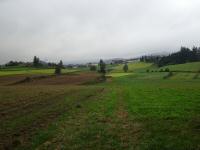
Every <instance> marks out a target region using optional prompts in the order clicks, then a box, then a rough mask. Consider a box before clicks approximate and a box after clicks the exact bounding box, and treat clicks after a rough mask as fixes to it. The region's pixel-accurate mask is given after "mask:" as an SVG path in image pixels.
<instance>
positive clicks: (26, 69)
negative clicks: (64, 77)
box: [0, 67, 77, 76]
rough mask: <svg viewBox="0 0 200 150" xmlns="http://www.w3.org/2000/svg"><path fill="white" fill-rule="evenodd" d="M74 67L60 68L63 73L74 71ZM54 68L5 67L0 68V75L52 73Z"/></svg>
mask: <svg viewBox="0 0 200 150" xmlns="http://www.w3.org/2000/svg"><path fill="white" fill-rule="evenodd" d="M74 71H77V70H76V69H62V72H63V73H68V72H74ZM54 72H55V69H45V68H31V67H19V68H6V69H0V76H7V75H19V74H28V75H31V74H47V75H48V74H54Z"/></svg>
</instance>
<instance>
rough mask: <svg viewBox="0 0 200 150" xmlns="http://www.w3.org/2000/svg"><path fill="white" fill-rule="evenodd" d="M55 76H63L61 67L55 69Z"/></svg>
mask: <svg viewBox="0 0 200 150" xmlns="http://www.w3.org/2000/svg"><path fill="white" fill-rule="evenodd" d="M55 74H56V75H60V74H61V67H60V66H59V65H57V66H56V68H55Z"/></svg>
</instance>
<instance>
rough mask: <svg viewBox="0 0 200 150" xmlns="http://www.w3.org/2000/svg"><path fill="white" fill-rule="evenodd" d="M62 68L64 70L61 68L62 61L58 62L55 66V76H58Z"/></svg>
mask: <svg viewBox="0 0 200 150" xmlns="http://www.w3.org/2000/svg"><path fill="white" fill-rule="evenodd" d="M62 68H64V66H63V62H62V60H60V62H59V63H58V65H56V68H55V74H56V75H60V74H61V71H62Z"/></svg>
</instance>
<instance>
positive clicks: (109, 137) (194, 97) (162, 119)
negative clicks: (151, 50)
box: [0, 62, 200, 150]
mask: <svg viewBox="0 0 200 150" xmlns="http://www.w3.org/2000/svg"><path fill="white" fill-rule="evenodd" d="M183 65H185V67H184V66H183ZM189 65H190V66H193V68H192V70H190V69H187V68H190V67H186V66H188V64H182V65H174V66H167V67H168V68H169V69H170V70H171V71H177V70H179V72H172V74H171V75H170V76H169V75H168V74H169V72H160V71H159V70H160V69H161V68H157V67H155V66H153V65H152V64H147V63H140V62H135V63H131V64H129V71H128V72H127V73H123V70H122V66H123V65H118V66H113V67H112V66H111V67H112V68H113V70H112V71H111V72H109V73H107V76H108V79H107V81H106V82H102V81H101V80H100V75H99V74H98V73H96V72H90V71H85V70H75V71H73V70H70V71H68V70H66V72H67V73H66V74H63V75H60V76H55V75H53V70H48V71H47V70H34V69H31V71H26V70H24V69H21V70H20V71H19V70H17V71H14V70H3V71H2V70H1V71H0V74H1V77H0V122H1V124H0V149H94V148H95V149H99V150H101V149H119V150H120V149H138V150H143V149H145V150H149V149H152V150H155V149H159V150H163V149H167V150H173V149H176V150H190V149H191V150H192V149H199V148H200V144H199V143H200V75H199V72H198V69H199V68H198V67H199V65H196V63H195V64H189ZM195 66H196V67H195ZM174 68H175V70H174ZM182 68H184V70H182ZM147 69H149V70H150V71H149V72H146V70H147ZM163 69H164V68H163ZM29 70H30V69H29ZM152 70H153V72H152ZM72 71H73V72H72ZM181 71H183V72H181ZM185 71H189V72H185ZM191 71H192V72H191ZM19 72H20V73H19ZM166 76H167V77H166ZM27 77H28V78H29V80H25V79H27Z"/></svg>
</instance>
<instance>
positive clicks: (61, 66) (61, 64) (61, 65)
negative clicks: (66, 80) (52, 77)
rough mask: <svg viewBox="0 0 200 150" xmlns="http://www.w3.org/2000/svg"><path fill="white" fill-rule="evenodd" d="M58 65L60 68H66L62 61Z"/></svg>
mask: <svg viewBox="0 0 200 150" xmlns="http://www.w3.org/2000/svg"><path fill="white" fill-rule="evenodd" d="M58 65H59V67H60V68H63V67H64V66H63V62H62V60H60V62H59V64H58Z"/></svg>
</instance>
